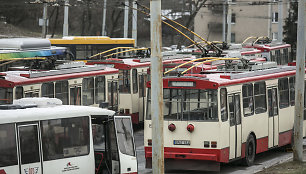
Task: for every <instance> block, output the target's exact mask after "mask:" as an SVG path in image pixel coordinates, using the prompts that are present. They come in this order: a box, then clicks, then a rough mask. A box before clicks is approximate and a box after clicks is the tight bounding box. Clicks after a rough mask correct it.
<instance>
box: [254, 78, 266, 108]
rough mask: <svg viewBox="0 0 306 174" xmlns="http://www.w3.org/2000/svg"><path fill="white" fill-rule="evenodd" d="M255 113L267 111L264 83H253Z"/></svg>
mask: <svg viewBox="0 0 306 174" xmlns="http://www.w3.org/2000/svg"><path fill="white" fill-rule="evenodd" d="M254 94H255V113H256V114H260V113H264V112H266V111H267V104H266V83H265V82H257V83H255V84H254Z"/></svg>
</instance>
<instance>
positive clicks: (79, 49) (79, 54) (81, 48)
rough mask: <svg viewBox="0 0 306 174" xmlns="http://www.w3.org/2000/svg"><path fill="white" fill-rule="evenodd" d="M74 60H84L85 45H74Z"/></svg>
mask: <svg viewBox="0 0 306 174" xmlns="http://www.w3.org/2000/svg"><path fill="white" fill-rule="evenodd" d="M75 58H76V59H86V47H85V45H76V53H75Z"/></svg>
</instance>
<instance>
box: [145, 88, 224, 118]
mask: <svg viewBox="0 0 306 174" xmlns="http://www.w3.org/2000/svg"><path fill="white" fill-rule="evenodd" d="M217 94H218V92H217V90H215V89H208V90H198V89H164V91H163V96H164V97H163V100H164V104H163V105H164V108H163V111H164V119H165V120H194V121H218V107H217V106H218V105H217V102H218V101H217ZM150 95H151V91H150V89H149V90H148V103H147V119H148V120H150V119H151V97H150Z"/></svg>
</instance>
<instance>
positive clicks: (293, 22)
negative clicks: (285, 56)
mask: <svg viewBox="0 0 306 174" xmlns="http://www.w3.org/2000/svg"><path fill="white" fill-rule="evenodd" d="M297 18H298V2H297V1H296V2H291V3H290V9H289V15H288V17H287V18H286V19H285V25H284V32H283V34H284V40H283V41H284V42H286V43H288V44H291V47H292V50H293V51H292V52H293V57H295V50H296V39H297Z"/></svg>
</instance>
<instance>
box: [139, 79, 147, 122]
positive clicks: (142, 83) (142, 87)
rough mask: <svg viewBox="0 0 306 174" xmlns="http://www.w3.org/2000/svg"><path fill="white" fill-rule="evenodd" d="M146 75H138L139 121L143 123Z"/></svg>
mask: <svg viewBox="0 0 306 174" xmlns="http://www.w3.org/2000/svg"><path fill="white" fill-rule="evenodd" d="M147 76H148V75H147V74H146V73H140V74H138V78H139V104H138V105H139V118H140V120H139V121H144V112H145V102H146V83H147Z"/></svg>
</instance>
